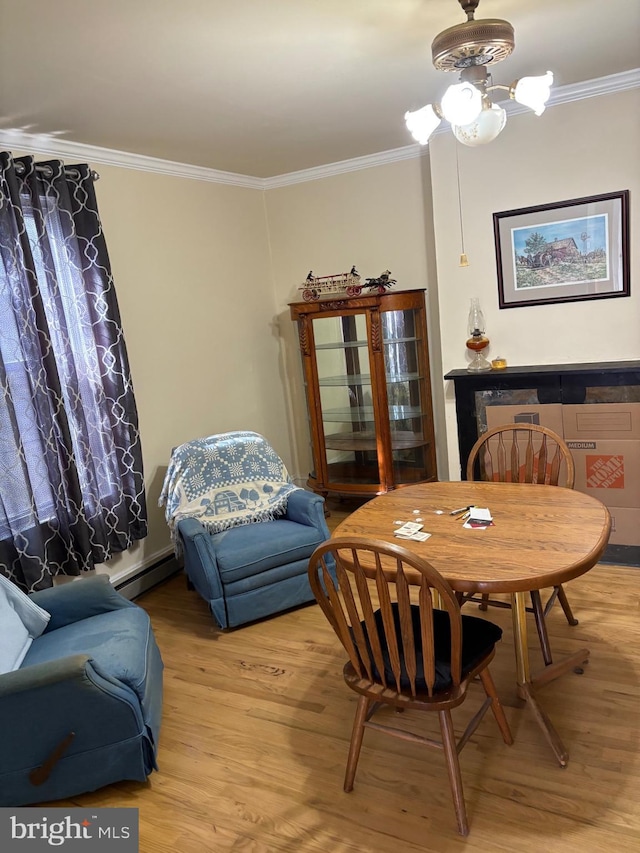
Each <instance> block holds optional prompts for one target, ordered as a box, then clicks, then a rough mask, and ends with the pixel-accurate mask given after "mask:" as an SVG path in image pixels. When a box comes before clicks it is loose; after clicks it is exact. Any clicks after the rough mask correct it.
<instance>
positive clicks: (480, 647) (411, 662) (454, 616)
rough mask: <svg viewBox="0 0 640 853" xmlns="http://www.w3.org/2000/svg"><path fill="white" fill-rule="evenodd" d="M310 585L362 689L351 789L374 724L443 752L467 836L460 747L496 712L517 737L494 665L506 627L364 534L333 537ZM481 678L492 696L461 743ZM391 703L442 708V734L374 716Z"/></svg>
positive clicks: (506, 734)
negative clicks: (468, 612)
mask: <svg viewBox="0 0 640 853" xmlns="http://www.w3.org/2000/svg"><path fill="white" fill-rule="evenodd" d="M329 557H333V559H334V560H335V578H336V579H337V580H334V577H333V575H332V572H331V569H332V567H333V564H332V563H331V561H330V560H329V562H328V558H329ZM309 581H310V584H311V589H312V590H313V593H314V595H315V597H316V599H317V601H318V603H319V605H320V607H321V608H322V612H323V613H324V615H325V616H326V617H327V619H328V621H329V623H330V624H331V626H332V628H333V629H334V631H335V632H336V634H337V636H338V638H339V639H340V642H341V643H342V645H343V646H344V649H345V651H346V653H347V655H348V658H349V659H348V661H347V663H346V664H345V666H344V670H343V674H344V679H345V682H346V684H347V685H348V686H349V687H350V688H351V689H352V690H354V691H355V692H356V693H358V694H359V699H358V705H357V710H356V715H355V719H354V723H353V730H352V735H351V745H350V748H349V756H348V759H347V768H346V773H345V780H344V790H345V791H347V792H348V791H351V790H352V789H353V783H354V778H355V774H356V767H357V763H358V758H359V754H360V747H361V745H362V739H363V735H364V730H365V728H373V729H376V730H377V731H380V732H384V733H386V734H389V735H392V736H395V737H400V738H403V739H405V740H409V741H412V742H418V743H422V744H425V745H428V746H434V747H437V748H439V749H443V750H444V755H445V759H446V763H447V770H448V774H449V782H450V785H451V791H452V795H453V803H454V807H455V812H456V819H457V824H458V831H459V832H460V834H461V835H467V833H468V823H467V816H466V808H465V802H464V794H463V790H462V778H461V775H460V765H459V762H458V753H459V752H460V750H461V749H462V747H463V746H464V744H465V743H466V742H467V741H468V740H469V738H470V737H471V735H472V734H473V732H474V731H475V729H476V727H477V726H478V724H479V723H480V720H481V719H482V717H483V716H484V714H485V712H486V711H487V710H488V709H489V708H491V709H492V711H493V714H494V716H495V718H496V721H497V723H498V726H499V728H500V732H501V733H502V737H503V739H504V741H505V743H507V744H511V743H513V738H512V736H511V731H510V729H509V724H508V722H507V719H506V717H505V714H504V710H503V708H502V705H501V704H500V700H499V698H498V695H497V693H496V689H495V686H494V683H493V679H492V678H491V674H490V672H489V668H488V667H489V663H490V662H491V660H492V659H493V657H494V654H495V644H496V643H497V642H498V640H499V639H500V637H501V635H502V630H501V629H500V628H499V627H498V626H497V625H494V624H493V623H491V622H489V621H487V620H486V619H481V618H477V617H473V616H462V615H461V613H460V605H459V604H458V601H457V599H456V596H455V594H454V592H453V590H452V589H451V587H450V586H449V584H448V583H447V582H446V581H445V580H444V578H443V577H442V576H441V575H440V574H439V573H438V572H437V571H436V570H435V569H434V568H433V567H432V566H431V565H429V563H427V562H425V561H424V560H422V559H420V558H419V557H417V556H415V555H414V554H412V553H411V552H410V551H408V550H407V549H406V548H404V547H401V546H399V545H393V544H389V543H385V542H379V541H376V540H373V539H367V538H364V537H355V536H354V537H336V538H334V539H330V540H329V541H327V542H325V543H324V544H322V545H320V546H319V547H318V548H317V549H316V550H315V552H314V553H313V555H312V557H311V560H310V562H309ZM436 605H437V607H436ZM438 608H441V609H438ZM476 676H479V678H480V680H481V682H482V686H483V687H484V690H485V693H486V699H485V701H484V704H483V705H482V707H481V708H480V710H479V711H478V713H477V714H476V715H475V716H474V717H473V719H472V720H471V722H470V723H469V725H468V726H467V728H466V730H465V732H464V734H463V735H462V736H461V738H460V739H459V740H458V741H457V742H456V738H455V733H454V728H453V722H452V718H451V709H452V708H455V707H456V706H458V705H460V704H461V703H462V702H463V701H464V700H465V698H466V696H467V688H468V686H469V683H470V682H471V681H472V680H473V679H474V678H475V677H476ZM383 705H391V706H393V707H395V708H396V709H398V710H405V709H415V710H420V711H435V712H437V713H438V716H439V721H440V729H441V733H442V740H441V741H440V740H433V739H431V738H426V737H422V736H419V735H416V734H413V733H411V732H408V731H405V730H403V729H401V728H399V727H397V726H395V725H388V724H387V723H384V724H383V723H381V722H375V723H374V722H372V719H371V718H372V717H373V715H374V713H375V712H376V711H377V710H378V709H379V708H380V707H381V706H383Z"/></svg>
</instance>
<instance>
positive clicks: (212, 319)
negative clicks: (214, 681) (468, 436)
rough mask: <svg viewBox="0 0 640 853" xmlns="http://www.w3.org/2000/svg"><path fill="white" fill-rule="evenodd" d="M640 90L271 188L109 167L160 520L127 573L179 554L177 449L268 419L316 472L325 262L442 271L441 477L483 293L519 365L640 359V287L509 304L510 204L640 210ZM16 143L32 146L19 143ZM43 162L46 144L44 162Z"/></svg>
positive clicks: (118, 275)
mask: <svg viewBox="0 0 640 853" xmlns="http://www.w3.org/2000/svg"><path fill="white" fill-rule="evenodd" d="M639 107H640V91H639V90H637V89H636V90H632V91H629V92H625V93H620V94H616V95H609V96H601V97H598V98H594V99H591V100H584V101H579V102H576V103H571V104H567V105H562V106H557V107H551V108H549V109H548V110H547V111H546V112H545V114H544V116H543V117H541V118H539V119H536V118H535V117H533V116H531V115H518V116H513V117H512V118H510V119H509V122H508V124H507V127H506V128H505V130H504V132H503V133H502V135H501V136H500V137H499V138H498V139H497V140H496V141H494V142H493V143H491V144H490V145H487V146H484V147H482V148H477V149H470V148H464V147H463V146H459V152H458V153H459V161H460V173H461V190H462V203H463V214H464V230H465V243H466V251H467V254H468V256H469V260H470V266H469V267H467V268H460V267H459V266H458V260H459V254H460V231H459V214H458V196H457V182H456V164H455V146H454V143H453V139H452V137H451V135H450V134H449V133H448V132H446V133H442V134H437V135H436V136H435V138H434V139H433V140H432V142H431V143H430V145H429V149H427V150H425V156H423V157H421V158H416V159H410V160H404V161H400V162H396V163H392V164H386V165H381V166H378V167H374V168H369V169H363V170H360V171H354V172H350V173H346V174H342V175H336V176H332V177H327V178H323V179H320V180H314V181H309V182H306V183H299V184H293V185H290V186H286V187H281V188H278V189H271V190H269V191H267V192H266V193H264V192H262V191H261V190H254V189H246V188H242V187H235V186H224V185H220V184H215V183H208V182H202V181H197V180H190V179H187V178H178V177H169V176H163V175H158V174H153V173H150V172H144V171H136V170H132V169H124V168H119V167H112V166H99V167H98V168H99V171H100V173H101V176H102V177H101V180H100V181H99V182H98V183H97V185H96V190H97V194H98V202H99V205H100V212H101V216H102V221H103V224H104V228H105V233H106V237H107V243H108V247H109V252H110V256H111V262H112V266H113V271H114V276H115V282H116V288H117V293H118V299H119V303H120V310H121V314H122V321H123V325H124V330H125V335H126V341H127V346H128V350H129V357H130V361H131V369H132V374H133V381H134V386H135V391H136V398H137V402H138V409H139V415H140V427H141V434H142V445H143V453H144V463H145V476H146V485H147V500H148V506H149V536H148V537H147V539H146V540H143V541H142V542H141V543H138V544H137V545H136V546H135V547H134V548H132V549H131V550H130V551H129V552H127V553H126V554H123V555H120V556H118V557H116V558H115V559H114V560H112V561H110V563H109V564H108V566H106V567H101V569H102V570H104V569H106V570H107V571H108V572H109V573H110V574H112V575H113V576H114V577H115V578H116V579H118V580H120V579H122V578H124V577H126V576H127V575H128V574H131V573H132V572H133V571H134V569H137V567H138V566H147V565H150V564H152V563H153V562H154V561H155V560H157V559H158V558H159V557H161V556H163V555H164V554H166V553H168V552H169V550H170V543H169V537H168V531H167V527H166V524H165V521H164V515H163V511H162V510H161V509H159V508H158V507H157V500H158V496H159V493H160V488H161V485H162V480H163V477H164V473H165V470H166V466H167V463H168V460H169V455H170V452H171V448H172V447H173V446H175V445H177V444H180V443H182V442H184V441H187V440H189V439H191V438H194V437H196V436H201V435H206V434H210V433H214V432H221V431H225V430H230V429H254V430H256V431H258V432H261V433H263V434H265V435H266V436H268V437H269V438H270V439H271V441H272V442H273V444H274V445H275V447H276V449H277V450H278V451H279V452H280V454H281V455H282V456H283V458H284V460H285V462H286V464H287V465H288V467H289V470H290V471H291V473H292V475H293V476H294V478H295V479H296V480H297V481H298V482H300V483H301V484H302V483H303V482H304V481H305V480H306V477H307V474H308V472H309V470H310V467H311V456H310V451H309V432H308V425H307V415H306V405H305V401H304V391H303V385H302V376H301V367H300V358H299V353H298V341H297V334H296V329H295V326H294V324H293V322H292V321H291V319H290V316H289V308H288V303H289V302H292V301H296V300H299V299H300V295H299V292H298V290H297V287H298V285H299V284H300V283H301V281H302V279H303V278H304V277H305V276H306V274H307V272H308V271H309V269H312V270H313V271H314V272H315V274H316V275H327V274H330V273H334V272H341V271H344V270H348V269H350V267H351V265H352V264H356V266H357V267H358V269H359V271H360V273H361V274H362V275H363V276H375V275H378V274H379V273H380V272H382V271H383V270H384V269H387V268H388V269H390V270H391V271H392V274H393V277H394V278H396V279H397V280H398V287H399V288H402V289H412V288H419V287H426V288H427V289H428V293H427V305H428V311H429V335H430V350H431V361H432V378H433V386H434V403H435V416H436V441H437V444H438V472H439V476H440V478H441V479H446V478H448V477H451V478H452V479H456V478H457V477H458V476H459V462H458V449H457V433H456V425H455V409H454V398H453V388H452V387H449V386H450V385H451V384H452V383H446V382H444V381H443V380H442V379H441V377H442V376H443V374H444V373H445V372H447V371H448V370H451V369H454V368H462V367H464V366H465V365H466V360H467V354H466V350H465V348H464V341H465V339H466V321H467V314H468V306H469V299H470V297H472V296H478V297H480V300H481V304H482V308H483V310H484V313H485V316H486V320H487V331H488V334H489V337H490V338H491V349H490V351H489V353H490V355H491V356H495V355H497V354H501V355H504V356H505V357H506V358H507V359H508V362H509V364H511V365H517V364H536V363H540V364H543V363H567V362H580V361H598V360H603V361H615V360H622V359H640V332H639V320H638V318H639V317H640V310H639V309H640V305H639V302H640V294H638V293H637V292H636V291H637V287H636V284H635V282H636V281H637V276H636V277H635V281H634V276H633V270H634V260H635V258H636V257H637V250H636V247H635V245H634V240H633V236H632V240H631V255H632V257H631V269H632V285H631V296H630V297H629V298H624V299H605V300H597V301H591V302H584V303H570V304H567V305H561V306H538V307H533V308H517V309H512V310H502V311H501V310H499V308H498V299H497V285H496V269H495V257H494V242H493V224H492V213H493V212H494V211H500V210H509V209H513V208H518V207H528V206H530V205H535V204H543V203H545V202H549V201H557V200H562V199H571V198H576V197H579V196H586V195H593V194H597V193H603V192H609V191H615V190H621V189H629V190H630V191H631V225H632V235H633V234H634V233H637V225H636V224H635V223H637V222H638V221H639V219H640V202H639V201H638V200H639V199H640V158H639V157H638V151H639V150H640V119H639V116H640V109H639ZM16 153H17V152H16ZM38 159H41V158H38Z"/></svg>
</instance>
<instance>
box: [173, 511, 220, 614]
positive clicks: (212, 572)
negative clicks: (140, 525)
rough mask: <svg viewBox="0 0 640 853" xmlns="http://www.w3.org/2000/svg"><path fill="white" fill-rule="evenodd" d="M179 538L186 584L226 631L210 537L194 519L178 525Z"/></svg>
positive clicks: (214, 556)
mask: <svg viewBox="0 0 640 853" xmlns="http://www.w3.org/2000/svg"><path fill="white" fill-rule="evenodd" d="M178 535H179V536H180V538H181V539H182V547H183V548H184V555H185V567H186V566H187V565H188V566H189V572H188V577H189V580H190V581H191V583H192V584H193V585H194V587H195V588H196V590H197V591H198V593H199V594H200V595H201V596H202V597H203V598H204V599H205V601H207V602H208V603H209V606H210V607H211V609H212V611H213V615H214V616H215V618H216V620H217V622H218V624H219V625H220V627H221V628H226V627H227V614H226V609H225V606H224V591H223V588H222V580H221V579H220V572H219V570H218V561H217V559H216V553H215V550H214V548H213V544H212V542H211V536H210V535H209V533H207V530H206V528H205V527H204V526H203V525H202V524H200V522H199V521H198V520H197V519H196V518H183V519H182V521H179V522H178Z"/></svg>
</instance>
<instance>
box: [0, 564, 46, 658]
mask: <svg viewBox="0 0 640 853" xmlns="http://www.w3.org/2000/svg"><path fill="white" fill-rule="evenodd" d="M50 618H51V616H50V614H49V613H47V611H46V610H43V609H42V607H38V605H37V604H35V602H33V601H31V599H30V598H29V596H28V595H26V594H25V593H24V592H22V590H21V589H19V588H18V587H17V586H16V585H15V584H14V583H11V581H10V580H8V579H7V578H5V577H4V575H1V574H0V673H4V672H12V671H13V670H14V669H19V668H20V664H21V663H22V661H23V660H24V657H25V655H26V654H27V652H28V651H29V647H30V646H31V644H32V642H33V640H34V639H35V638H36V637H39V636H40V634H42V632H43V631H44V629H45V628H46V627H47V623H48V622H49V619H50Z"/></svg>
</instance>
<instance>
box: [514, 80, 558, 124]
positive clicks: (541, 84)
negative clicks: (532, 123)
mask: <svg viewBox="0 0 640 853" xmlns="http://www.w3.org/2000/svg"><path fill="white" fill-rule="evenodd" d="M552 84H553V74H552V73H551V71H547V73H546V74H543V75H542V76H541V77H522V78H521V79H520V80H516V82H515V83H513V85H512V86H511V88H510V89H509V94H510V95H511V97H512V98H513V99H514V100H515V101H517V102H518V103H519V104H522V105H523V106H525V107H529V108H530V109H532V110H533V111H534V113H535V114H536V115H537V116H541V115H542V113H543V112H544V110H545V107H546V104H547V101H548V100H549V96H550V95H551V86H552Z"/></svg>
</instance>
